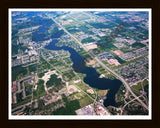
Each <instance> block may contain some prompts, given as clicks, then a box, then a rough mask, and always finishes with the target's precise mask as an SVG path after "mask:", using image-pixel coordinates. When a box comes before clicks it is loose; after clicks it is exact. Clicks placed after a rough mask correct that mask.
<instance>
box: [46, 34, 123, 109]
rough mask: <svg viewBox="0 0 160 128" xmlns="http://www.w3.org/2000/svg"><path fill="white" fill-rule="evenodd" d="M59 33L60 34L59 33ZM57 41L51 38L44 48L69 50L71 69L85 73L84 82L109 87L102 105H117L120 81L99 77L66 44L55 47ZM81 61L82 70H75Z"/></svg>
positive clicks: (98, 87)
mask: <svg viewBox="0 0 160 128" xmlns="http://www.w3.org/2000/svg"><path fill="white" fill-rule="evenodd" d="M60 35H61V34H60ZM57 42H58V40H56V39H53V41H52V42H51V43H50V44H49V45H47V46H46V47H45V48H46V49H49V50H62V49H63V50H66V51H69V52H70V54H71V56H70V58H71V60H72V62H73V65H72V67H73V69H74V70H75V72H78V73H83V74H85V75H86V77H84V82H85V83H86V84H88V85H89V86H91V87H93V88H97V89H100V90H106V89H109V90H110V91H108V93H107V96H106V99H105V100H104V106H106V107H107V106H109V105H112V106H117V104H116V102H115V94H116V93H117V91H118V90H119V88H120V86H121V85H122V82H121V81H120V80H118V79H114V80H110V79H106V78H99V76H100V74H99V73H98V72H97V71H96V70H95V69H94V68H91V67H87V66H86V65H85V62H84V59H83V58H82V57H81V56H80V55H79V54H78V53H77V52H76V51H75V50H74V49H73V48H70V47H68V46H62V47H57V46H56V45H55V44H56V43H57ZM80 63H81V66H82V67H83V68H82V70H79V71H77V68H76V66H77V65H79V64H80Z"/></svg>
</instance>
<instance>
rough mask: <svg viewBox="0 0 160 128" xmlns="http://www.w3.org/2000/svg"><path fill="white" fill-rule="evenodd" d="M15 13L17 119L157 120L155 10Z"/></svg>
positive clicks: (13, 103) (13, 108)
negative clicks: (153, 102)
mask: <svg viewBox="0 0 160 128" xmlns="http://www.w3.org/2000/svg"><path fill="white" fill-rule="evenodd" d="M9 14H10V15H9V37H10V38H9V83H10V84H9V101H8V102H9V117H10V118H12V119H13V118H14V119H16V118H18V119H27V118H28V117H30V119H31V118H32V117H33V118H34V119H39V118H42V119H43V118H44V117H48V118H50V119H56V118H57V119H59V118H62V119H64V118H67V119H69V118H70V117H71V118H72V119H76V118H80V117H81V119H83V118H84V119H85V118H86V117H88V118H91V119H93V118H96V119H112V118H116V119H117V118H119V119H120V118H124V117H125V118H126V117H128V118H133V117H136V118H137V119H138V117H139V119H142V118H143V117H144V118H150V116H151V91H150V90H151V83H150V73H149V72H150V66H151V65H150V64H151V63H150V61H151V58H150V53H151V52H150V50H151V47H150V46H151V39H150V38H151V37H150V27H151V26H150V9H148V10H147V9H142V10H141V9H139V10H138V9H137V10H132V9H130V10H123V9H117V10H114V9H113V10H111V9H110V10H107V9H99V10H98V9H88V10H87V9H53V10H52V9H49V10H47V9H46V10H45V9H44V10H43V9H40V10H38V9H37V10H34V9H33V10H32V9H9ZM63 117H64V118H63Z"/></svg>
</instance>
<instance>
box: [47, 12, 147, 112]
mask: <svg viewBox="0 0 160 128" xmlns="http://www.w3.org/2000/svg"><path fill="white" fill-rule="evenodd" d="M46 15H47V16H48V17H49V18H51V19H52V20H53V21H54V22H55V23H56V24H57V25H59V26H60V27H61V28H62V29H63V30H64V31H65V32H66V33H67V34H69V35H70V36H71V37H72V38H73V39H74V40H75V41H76V42H77V43H78V44H79V45H80V46H81V47H82V48H83V49H84V50H85V51H87V52H88V50H87V49H86V48H85V47H84V46H83V44H82V43H81V42H80V41H79V40H77V39H76V38H75V37H74V36H73V35H72V34H71V33H69V32H68V31H67V30H66V29H65V28H64V27H63V26H62V25H61V24H59V23H58V22H57V21H56V20H55V19H53V17H51V16H49V15H48V14H46ZM88 53H89V52H88ZM89 54H90V53H89ZM90 56H91V57H92V58H93V59H94V60H96V61H97V62H98V63H99V64H100V65H101V66H102V67H103V68H105V69H106V70H108V71H110V72H112V73H113V74H114V75H115V76H116V77H117V78H118V79H120V80H121V81H122V82H123V84H124V86H125V87H126V89H128V91H129V92H130V93H131V94H132V95H133V96H134V97H135V98H136V99H137V100H138V101H139V102H140V103H141V104H142V106H143V107H144V108H145V109H147V110H149V109H148V106H147V105H146V104H145V103H143V101H142V100H140V99H139V97H137V96H136V95H135V94H134V93H133V91H132V90H131V88H130V86H129V85H128V84H127V82H126V81H125V80H124V79H123V78H122V77H121V76H119V75H118V74H117V73H115V72H114V71H113V70H111V69H110V68H109V67H107V66H106V65H105V64H103V63H102V61H101V60H99V59H98V58H97V57H93V55H91V54H90Z"/></svg>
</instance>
